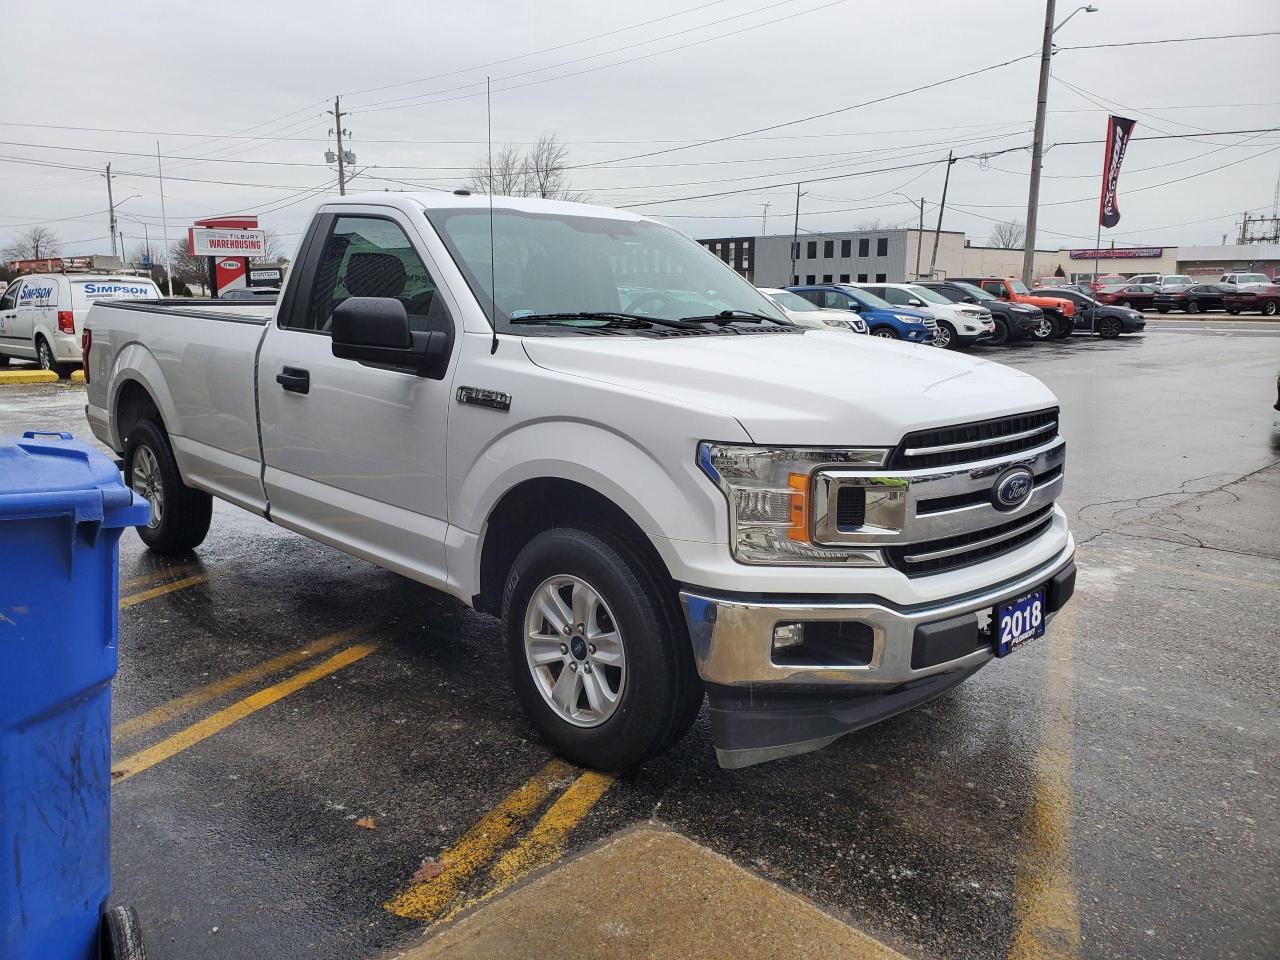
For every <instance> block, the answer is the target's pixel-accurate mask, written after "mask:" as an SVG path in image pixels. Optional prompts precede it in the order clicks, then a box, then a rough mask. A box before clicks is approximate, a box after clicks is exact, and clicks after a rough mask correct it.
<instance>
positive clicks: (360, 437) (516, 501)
mask: <svg viewBox="0 0 1280 960" xmlns="http://www.w3.org/2000/svg"><path fill="white" fill-rule="evenodd" d="M491 202H492V203H493V207H492V208H490V207H489V204H490V203H491ZM490 230H492V231H493V233H492V234H491V233H490ZM495 235H496V236H497V237H498V238H500V242H499V243H497V244H496V245H493V244H491V237H492V236H495ZM300 251H301V253H300V255H299V262H298V265H297V269H295V270H291V271H290V273H289V277H288V279H287V280H286V281H285V287H284V294H283V296H282V297H281V298H280V300H279V302H278V303H277V304H276V306H275V309H274V315H273V316H271V317H264V316H261V315H260V314H254V313H251V312H249V311H250V310H251V308H252V307H253V306H254V305H252V304H239V303H234V302H222V301H218V300H212V301H208V302H207V303H201V304H200V305H199V307H198V309H192V308H189V307H186V306H184V305H180V304H175V303H172V302H168V303H150V304H140V305H133V304H131V305H128V306H127V307H126V306H125V305H114V304H111V303H106V304H99V305H97V306H95V307H94V308H93V311H92V312H91V314H90V317H89V321H88V325H87V333H88V335H87V337H86V362H87V366H88V372H89V377H88V380H89V385H88V402H87V407H86V415H87V417H88V419H89V423H90V424H91V425H92V428H93V431H94V433H95V434H96V435H97V436H98V437H99V439H101V440H102V441H103V442H104V443H105V444H107V445H108V446H109V447H111V448H112V449H113V450H116V451H118V452H119V453H120V454H121V455H122V456H123V458H124V463H125V475H126V478H127V480H128V482H129V484H130V485H131V486H132V487H133V489H135V490H136V491H138V492H139V493H141V494H143V495H144V496H145V497H147V499H148V500H149V501H150V502H151V504H152V506H153V511H152V520H151V523H150V524H148V525H146V526H144V527H140V528H139V534H140V536H141V538H142V540H143V542H144V543H145V544H146V545H147V546H148V547H149V548H150V549H151V550H153V551H157V552H160V553H184V552H186V551H189V550H191V549H193V548H195V547H198V546H199V545H200V543H201V541H202V540H203V539H204V537H205V535H206V533H207V531H208V529H209V524H210V519H211V504H212V497H214V496H216V497H219V498H221V499H224V500H228V501H230V502H232V503H235V504H237V505H239V506H241V507H243V508H244V509H246V510H249V511H250V512H252V513H255V514H258V515H259V516H262V517H264V518H267V519H269V520H270V521H271V522H273V523H276V524H279V525H281V526H283V527H286V528H289V529H292V530H295V531H297V532H299V533H301V534H303V535H305V536H308V537H311V538H313V539H316V540H318V541H321V542H323V543H325V544H328V545H330V546H332V547H335V548H337V549H340V550H344V551H346V552H348V553H350V554H352V555H354V556H358V557H362V558H364V559H366V560H368V561H370V562H372V563H375V564H379V565H381V566H383V567H386V568H388V569H390V570H394V571H396V572H397V573H399V574H401V575H404V576H407V577H410V578H413V579H415V580H417V581H419V582H421V583H423V584H426V585H428V586H431V587H434V588H436V589H439V590H442V591H445V592H446V593H448V594H450V595H452V596H454V597H456V598H458V599H459V600H460V601H461V602H462V603H464V604H467V605H472V606H477V607H479V608H481V609H483V610H487V611H492V612H496V613H498V614H499V615H500V616H501V624H502V625H501V627H500V628H499V633H498V635H499V637H500V638H501V642H502V645H503V646H504V647H505V648H506V651H507V654H508V657H509V661H510V664H509V670H510V676H511V678H512V682H513V685H514V686H515V689H516V693H517V695H518V698H519V700H520V702H521V704H522V706H523V707H524V709H525V711H526V712H527V714H528V715H529V717H530V718H531V720H532V722H533V723H534V724H535V725H536V726H537V727H538V728H539V729H540V730H541V731H542V733H543V735H544V736H545V737H546V738H547V739H548V740H549V741H550V742H551V743H552V744H553V745H554V747H555V748H556V749H557V750H558V751H559V752H561V753H562V754H563V755H564V756H566V757H567V758H569V759H570V760H572V761H573V762H575V763H578V764H583V765H586V766H590V767H598V768H605V769H619V768H624V767H628V766H631V765H634V764H637V763H640V762H642V761H643V760H645V759H646V758H648V757H651V756H653V755H655V754H657V753H660V752H662V751H664V750H666V749H667V748H668V747H669V746H671V745H672V744H674V743H675V742H677V741H678V740H679V739H680V738H681V736H682V735H683V734H684V732H685V731H686V730H687V729H688V728H689V726H690V725H691V724H692V723H693V721H694V718H695V717H696V716H697V715H698V713H699V711H700V709H701V706H702V703H703V698H704V694H705V695H706V696H707V697H708V698H709V699H710V716H711V721H710V729H711V733H712V737H713V738H714V741H715V744H716V747H717V755H718V757H719V760H720V762H721V763H722V764H723V765H725V766H728V767H741V766H745V765H748V764H752V763H757V762H761V761H764V760H770V759H774V758H777V757H782V756H786V755H790V754H796V753H803V752H806V751H809V750H815V749H818V748H820V747H822V746H824V745H826V744H828V743H830V742H831V741H832V740H834V739H835V738H837V737H839V736H841V735H842V734H845V733H848V732H850V731H851V730H855V729H858V728H860V727H862V726H865V725H867V724H869V723H873V722H876V721H878V720H880V719H883V718H885V717H888V716H891V715H893V714H896V713H899V712H901V711H903V710H906V709H909V708H911V707H913V706H916V705H918V704H921V703H924V702H926V701H929V700H932V699H933V698H935V697H937V696H938V695H939V694H941V693H942V692H944V691H945V690H947V689H949V688H951V687H953V686H955V685H956V684H958V683H960V682H961V681H963V680H964V679H966V678H967V677H969V676H971V675H972V674H973V673H974V672H975V671H977V670H978V669H979V668H981V667H983V666H984V665H986V664H988V663H990V662H991V661H993V660H995V659H997V658H998V657H1001V656H1004V655H1005V654H1008V653H1012V652H1016V651H1017V650H1018V649H1019V647H1020V646H1021V645H1022V644H1023V643H1024V642H1028V641H1031V640H1032V639H1034V638H1035V637H1038V636H1041V635H1042V634H1043V633H1044V632H1045V624H1046V622H1047V621H1048V620H1049V619H1050V618H1051V617H1052V616H1053V615H1054V613H1055V612H1056V611H1058V610H1059V609H1060V608H1061V607H1062V606H1063V605H1064V604H1065V603H1066V602H1067V600H1068V598H1069V597H1070V596H1071V594H1072V592H1073V589H1074V584H1075V564H1074V560H1073V554H1074V550H1075V545H1074V542H1073V540H1072V538H1071V534H1070V532H1069V531H1068V529H1067V519H1066V514H1065V513H1064V512H1063V510H1062V508H1061V507H1060V506H1059V505H1058V504H1057V499H1058V497H1059V496H1060V494H1061V492H1062V488H1063V483H1064V476H1063V468H1064V464H1065V456H1066V455H1065V449H1066V448H1065V443H1064V440H1063V439H1062V437H1061V436H1060V433H1059V428H1058V420H1059V413H1058V407H1057V400H1056V398H1055V397H1054V395H1053V393H1052V392H1050V391H1049V389H1048V388H1046V387H1045V386H1044V385H1043V384H1041V383H1040V382H1039V381H1038V380H1037V379H1035V378H1034V377H1033V376H1031V375H1029V374H1027V373H1026V372H1025V371H1022V370H1015V369H1013V368H1010V367H1006V366H1004V365H1003V364H996V363H986V362H983V361H979V360H974V359H971V358H969V357H965V356H961V355H958V354H954V353H949V352H945V351H941V350H920V349H917V348H916V347H914V346H912V345H909V344H905V343H885V342H868V341H863V340H859V339H857V338H854V337H845V336H834V335H818V336H814V335H812V331H808V330H805V329H804V328H800V327H796V326H794V325H793V324H791V323H788V322H787V321H786V319H785V317H783V315H782V314H781V313H780V312H779V311H778V308H777V307H775V306H774V305H773V304H772V302H771V301H769V300H768V299H767V298H766V297H765V296H764V295H763V294H761V293H759V292H758V291H757V290H756V289H755V288H754V287H752V286H751V285H750V284H749V283H748V282H747V281H746V280H744V279H742V278H741V277H740V276H738V274H736V273H735V272H734V271H733V270H732V268H730V267H728V266H727V265H725V264H724V263H723V262H722V261H721V260H720V259H719V258H718V257H715V256H713V255H712V254H710V253H708V252H707V251H706V250H705V249H703V248H702V247H701V246H699V245H698V244H697V243H695V242H694V241H692V240H690V239H689V238H688V237H686V236H685V235H683V234H681V233H680V232H678V231H676V230H673V229H671V228H670V227H667V226H666V225H664V224H661V223H659V222H657V221H655V220H650V219H648V218H645V217H642V216H638V215H636V214H634V213H632V212H630V211H614V210H608V209H605V208H601V207H592V206H588V205H585V204H578V203H567V202H562V201H553V200H541V199H532V198H507V197H500V198H492V199H491V198H490V197H480V196H474V197H473V196H465V197H464V196H458V195H455V194H451V193H425V192H424V193H372V194H367V195H363V196H361V195H352V196H347V197H342V198H335V199H333V200H330V201H326V202H325V203H324V204H322V205H321V206H320V208H319V210H318V211H317V213H316V215H315V217H314V218H313V220H312V222H311V224H310V227H309V228H308V230H307V233H306V235H305V236H304V238H303V242H302V244H301V246H300ZM491 251H492V253H496V254H497V256H498V258H499V262H498V263H494V262H493V260H492V259H491V256H492V253H491ZM321 264H329V265H332V267H333V268H332V269H323V270H322V269H317V267H318V266H319V265H321ZM495 274H496V276H498V277H499V278H508V280H507V282H504V283H500V284H499V285H498V286H497V287H496V288H494V287H493V286H491V278H492V277H493V276H494V275H495ZM624 284H625V285H627V286H628V287H629V289H628V290H626V291H625V293H624V291H623V285H624ZM641 284H642V285H644V286H645V287H646V288H647V289H646V292H645V293H642V294H637V293H635V289H636V287H637V286H638V285H641ZM491 291H492V293H491ZM224 312H225V317H226V319H222V317H223V315H224ZM250 318H256V319H254V320H251V319H250ZM233 319H234V320H235V321H236V322H230V321H231V320H233ZM912 319H913V321H914V319H915V318H912ZM913 325H914V324H913ZM210 384H216V385H217V387H218V389H217V390H216V391H212V392H211V391H210V389H209V386H210ZM938 498H942V499H943V500H945V501H947V509H938V508H937V504H938V503H939V499H938ZM864 506H865V510H864V509H863V507H864ZM495 652H496V651H494V650H489V651H488V654H487V655H492V654H494V653H495ZM976 693H977V695H979V696H981V695H983V692H982V691H977V692H976Z"/></svg>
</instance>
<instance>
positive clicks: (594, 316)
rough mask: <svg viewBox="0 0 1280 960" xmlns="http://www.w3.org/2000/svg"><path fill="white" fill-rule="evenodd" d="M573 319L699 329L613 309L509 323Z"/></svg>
mask: <svg viewBox="0 0 1280 960" xmlns="http://www.w3.org/2000/svg"><path fill="white" fill-rule="evenodd" d="M574 320H603V321H605V322H604V323H603V324H601V326H606V327H629V328H631V329H635V330H643V329H646V328H648V327H652V326H654V325H655V324H656V325H658V326H662V327H680V328H682V329H685V330H698V329H700V328H699V326H698V325H697V324H696V323H686V322H685V321H683V320H667V319H665V318H663V317H646V316H643V315H641V314H639V313H619V312H617V311H613V310H580V311H577V312H576V313H575V312H569V313H534V314H527V315H525V316H521V317H512V318H511V319H510V322H511V323H534V324H541V323H544V324H557V323H569V324H570V325H573V324H572V323H571V321H574Z"/></svg>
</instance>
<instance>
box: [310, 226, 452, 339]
mask: <svg viewBox="0 0 1280 960" xmlns="http://www.w3.org/2000/svg"><path fill="white" fill-rule="evenodd" d="M348 297H391V298H394V299H396V300H399V301H400V302H401V303H403V304H404V308H405V311H406V312H407V313H408V314H409V328H410V329H411V330H417V331H426V330H439V331H442V332H444V333H449V332H450V331H451V329H452V325H451V323H450V320H449V312H448V310H447V309H446V307H445V305H444V302H443V301H442V300H441V298H440V297H439V296H438V294H437V287H436V282H435V280H434V279H432V277H431V274H430V272H429V271H428V270H427V267H426V265H425V264H424V263H423V262H422V258H421V257H419V256H418V253H417V251H416V250H414V249H413V244H411V243H410V242H409V238H408V237H407V236H406V235H405V233H404V231H403V230H401V229H400V227H399V226H397V225H396V224H395V223H394V222H393V221H391V220H386V219H383V218H381V217H338V218H336V219H335V220H334V222H333V228H332V229H331V230H330V231H329V236H328V237H327V238H326V239H325V243H324V248H323V249H322V250H321V252H320V262H319V264H318V265H317V268H316V279H315V284H314V285H313V286H312V288H311V298H310V301H309V304H308V308H307V312H306V315H305V317H304V320H303V325H302V329H305V330H316V331H321V332H327V331H328V329H329V324H330V322H331V320H332V318H333V311H334V309H335V308H336V307H337V306H338V304H340V303H342V302H343V301H344V300H346V299H347V298H348Z"/></svg>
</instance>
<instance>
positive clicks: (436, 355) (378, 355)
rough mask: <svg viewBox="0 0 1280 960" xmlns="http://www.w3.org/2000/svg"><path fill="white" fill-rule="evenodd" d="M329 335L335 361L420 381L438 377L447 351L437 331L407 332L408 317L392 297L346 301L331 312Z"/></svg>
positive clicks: (446, 339) (446, 341)
mask: <svg viewBox="0 0 1280 960" xmlns="http://www.w3.org/2000/svg"><path fill="white" fill-rule="evenodd" d="M329 332H330V335H331V336H332V338H333V348H332V349H333V355H334V356H335V357H340V358H341V359H343V360H355V361H356V362H357V363H363V364H365V365H366V366H370V367H379V368H382V369H385V370H404V371H409V372H412V373H415V374H417V375H418V376H420V377H432V376H438V373H439V367H440V359H441V358H442V357H444V356H445V355H446V353H447V351H448V348H449V336H448V334H446V333H444V332H442V331H440V330H430V331H415V330H410V329H409V313H408V311H407V310H405V308H404V304H403V303H401V302H400V301H399V300H397V299H395V298H394V297H348V298H347V299H346V300H344V301H342V303H340V304H338V306H337V307H336V308H334V311H333V319H332V321H331V323H330V325H329Z"/></svg>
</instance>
